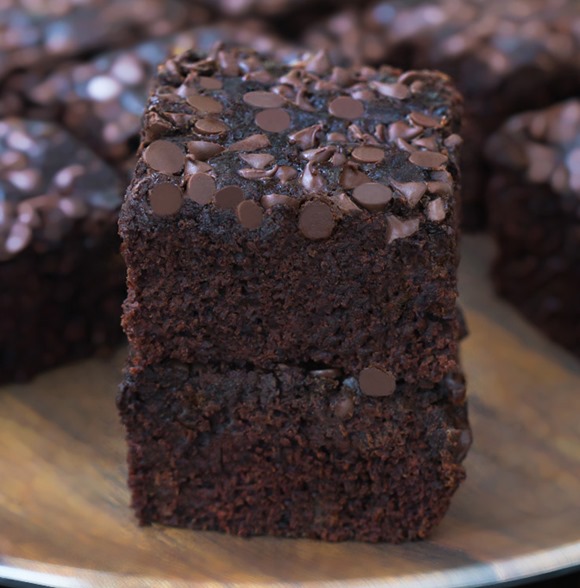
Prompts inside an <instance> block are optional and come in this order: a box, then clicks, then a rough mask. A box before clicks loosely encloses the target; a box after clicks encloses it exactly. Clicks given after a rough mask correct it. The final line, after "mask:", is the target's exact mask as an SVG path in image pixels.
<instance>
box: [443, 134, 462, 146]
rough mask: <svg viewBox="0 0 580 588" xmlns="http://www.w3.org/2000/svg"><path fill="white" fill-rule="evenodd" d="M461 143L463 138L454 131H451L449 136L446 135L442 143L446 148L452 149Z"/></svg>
mask: <svg viewBox="0 0 580 588" xmlns="http://www.w3.org/2000/svg"><path fill="white" fill-rule="evenodd" d="M462 143H463V139H462V138H461V137H460V136H459V135H457V134H455V133H453V134H452V135H449V137H447V138H446V139H445V141H443V145H445V147H447V148H448V149H453V148H454V147H458V146H459V145H461V144H462Z"/></svg>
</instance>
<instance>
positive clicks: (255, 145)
mask: <svg viewBox="0 0 580 588" xmlns="http://www.w3.org/2000/svg"><path fill="white" fill-rule="evenodd" d="M185 55H188V54H185ZM293 59H294V61H293V62H292V65H287V66H283V65H275V64H273V63H272V62H271V61H270V60H267V59H263V58H261V57H260V56H259V55H258V54H256V53H254V52H252V51H250V50H245V49H227V48H225V46H224V45H221V46H217V47H216V48H215V49H213V50H212V51H210V53H209V55H208V57H207V58H202V59H200V60H199V61H197V62H196V61H195V60H192V56H191V54H189V56H188V57H178V58H175V59H173V60H169V61H168V62H167V63H166V64H165V66H163V67H162V71H161V74H160V75H161V79H162V81H163V84H160V86H159V88H158V90H157V95H156V102H152V103H151V104H150V106H149V107H148V110H147V112H146V116H145V121H146V126H147V124H148V123H149V121H151V124H155V123H154V117H153V114H155V115H156V116H157V117H158V119H160V120H161V119H163V120H171V121H173V123H172V124H174V125H177V124H179V125H180V128H177V129H176V127H175V126H173V127H172V130H171V131H170V134H171V135H172V136H173V135H174V134H175V131H176V130H177V131H178V132H179V136H186V137H187V136H188V135H189V137H188V138H189V139H191V140H189V142H186V143H185V145H184V147H186V148H187V152H186V153H184V154H182V157H184V158H185V165H184V169H183V182H184V183H185V188H184V190H185V192H186V197H187V198H190V199H192V200H194V201H196V202H198V203H200V204H207V203H208V202H210V201H212V200H213V201H214V202H215V204H216V207H217V208H222V209H234V210H236V213H237V214H238V218H239V219H240V222H241V224H242V225H243V226H245V225H246V224H247V225H248V227H249V226H250V224H248V223H251V221H249V220H244V219H245V218H246V216H244V215H246V214H247V215H250V213H252V214H254V215H255V216H256V217H257V216H258V212H259V214H261V215H263V213H264V210H268V209H270V208H272V207H274V206H277V205H281V206H283V207H294V206H298V207H300V211H299V213H298V216H299V220H298V227H299V230H300V231H301V232H302V233H303V234H304V235H305V236H306V237H307V238H309V239H325V238H328V237H329V236H330V235H331V234H332V232H333V230H334V227H335V225H336V223H337V222H343V221H344V219H345V218H346V217H347V215H354V214H359V215H360V214H361V213H362V212H363V211H370V212H373V213H374V214H375V215H376V216H377V218H378V219H380V222H383V223H384V224H385V225H386V226H387V234H388V240H389V242H392V241H394V240H396V239H400V238H402V237H405V236H410V235H412V234H413V233H414V232H415V231H417V230H418V229H419V227H420V223H421V221H424V220H425V219H428V220H430V221H431V222H441V221H439V220H434V219H435V218H438V216H439V215H440V214H441V212H440V210H439V207H440V206H441V207H442V208H443V211H444V212H445V211H447V210H453V209H449V207H448V202H449V199H450V198H453V194H452V190H453V188H454V186H455V181H454V178H452V177H451V175H450V174H449V173H448V171H447V162H448V159H449V160H450V161H451V165H450V166H449V169H450V170H451V171H453V170H454V169H455V168H456V153H455V152H454V151H453V149H452V147H449V146H447V145H445V143H444V142H445V140H447V139H449V141H448V143H449V145H456V144H458V143H457V141H460V139H459V138H457V137H456V138H454V139H450V137H451V135H450V134H449V133H451V132H452V131H453V130H454V129H455V128H456V127H457V126H458V120H457V113H455V112H454V111H453V108H452V107H453V105H454V104H455V103H457V104H458V103H459V98H458V97H457V96H456V95H455V94H454V91H453V89H452V88H451V86H450V85H449V84H448V81H447V79H446V78H445V76H443V75H442V74H431V73H429V72H410V73H408V74H401V73H400V72H399V70H395V69H393V68H388V67H381V68H376V69H375V68H372V67H367V66H364V67H353V68H334V67H332V65H331V63H330V62H329V61H328V59H329V58H328V56H327V55H326V54H325V53H324V52H322V53H318V54H317V55H315V56H302V57H300V58H299V59H295V58H293ZM168 64H172V65H171V66H170V67H169V66H168ZM165 67H169V70H171V71H169V70H167V71H165V70H164V69H163V68H165ZM249 74H252V75H251V76H250V75H249ZM215 76H217V77H215ZM223 76H227V77H228V79H227V81H226V83H225V84H224V82H222V80H223ZM202 78H205V79H203V80H202ZM212 79H217V80H218V82H217V83H216V84H213V83H212V82H209V81H208V80H212ZM213 92H216V94H213ZM210 93H212V94H211V96H210V95H209V94H210ZM184 101H187V102H188V103H189V105H190V106H191V108H192V111H194V114H191V112H192V111H189V112H186V113H183V112H182V111H183V110H184V109H185V110H187V109H188V107H187V105H186V104H185V102H184ZM401 101H404V104H403V103H402V102H401ZM167 111H169V112H167ZM429 112H433V113H435V112H436V113H437V115H434V114H433V115H431V114H428V113H429ZM172 117H173V118H172ZM176 117H177V118H176ZM179 117H183V120H181V118H179ZM252 118H253V119H254V122H255V124H256V125H257V127H259V128H260V129H261V130H262V131H263V133H261V132H257V133H254V134H251V135H249V134H247V133H248V131H249V130H250V129H251V127H250V129H248V128H247V122H248V120H251V119H252ZM178 119H179V120H178ZM176 121H177V122H176ZM389 121H390V122H389ZM254 130H257V129H255V128H254ZM186 133H187V134H186ZM270 133H273V134H275V136H274V135H271V134H270ZM144 134H145V135H146V134H147V129H145V133H144ZM192 135H193V136H192ZM204 135H207V137H205V136H204ZM161 141H165V142H167V143H170V144H173V139H172V140H165V139H161ZM177 145H179V144H177ZM447 148H448V149H449V154H448V152H447ZM236 153H237V155H236ZM208 161H209V162H211V165H210V163H208ZM180 171H181V170H180ZM445 174H446V175H445ZM236 176H237V177H239V178H240V179H239V182H240V184H242V186H244V190H246V189H250V190H251V191H252V198H251V199H250V198H247V199H246V198H245V197H244V191H243V189H242V187H240V186H236V185H226V186H223V187H222V188H221V189H220V190H217V189H216V181H215V180H214V178H217V183H218V185H219V184H220V179H221V183H222V184H223V183H227V184H229V183H230V182H232V181H233V182H236ZM393 176H395V178H397V179H395V178H393ZM242 178H243V179H242ZM403 179H404V180H405V181H403ZM21 181H23V182H24V181H26V178H22V180H21ZM247 182H253V185H252V186H251V187H247ZM427 191H428V194H429V197H426V198H425V199H424V204H423V205H421V201H422V199H423V197H424V196H425V194H426V193H427ZM266 192H268V193H266ZM280 192H286V194H280ZM394 192H395V193H396V199H397V201H396V202H393V204H392V206H393V210H395V211H397V214H399V212H398V211H400V207H401V205H403V203H404V204H405V205H406V206H408V208H409V209H411V208H417V210H418V212H417V216H416V218H411V219H409V218H405V213H402V216H401V217H399V216H393V215H392V214H391V213H390V211H389V209H388V206H389V204H390V202H391V200H393V197H394ZM308 195H310V196H309V197H307V196H308ZM435 196H437V198H435ZM430 198H433V201H432V202H437V199H440V202H438V203H437V204H433V203H431V204H430ZM242 203H244V204H243V206H242V205H241V204H242ZM238 207H239V210H238ZM244 211H245V212H244ZM252 211H253V212H252ZM242 212H243V213H244V215H242V216H240V214H242ZM270 214H272V213H270V212H269V213H268V215H270ZM276 214H279V213H276ZM365 215H366V213H365ZM248 218H250V217H249V216H248ZM429 230H431V229H429Z"/></svg>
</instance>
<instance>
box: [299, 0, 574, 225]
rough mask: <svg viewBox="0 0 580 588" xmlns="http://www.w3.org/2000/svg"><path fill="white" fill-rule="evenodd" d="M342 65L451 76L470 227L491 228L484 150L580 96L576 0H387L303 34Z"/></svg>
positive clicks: (464, 213)
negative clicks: (504, 129)
mask: <svg viewBox="0 0 580 588" xmlns="http://www.w3.org/2000/svg"><path fill="white" fill-rule="evenodd" d="M304 41H305V44H306V45H308V46H309V47H310V48H313V49H316V50H318V49H326V50H328V51H329V53H330V55H331V57H332V58H333V59H335V60H337V61H338V62H340V61H341V60H342V61H343V62H344V61H346V62H354V63H369V64H381V63H385V62H388V63H393V64H395V65H397V66H399V67H403V68H407V67H412V68H434V69H438V70H441V71H444V72H446V73H448V74H449V75H451V77H452V78H453V79H454V81H455V82H456V83H457V85H458V88H459V89H460V90H461V92H462V93H463V95H464V97H465V104H466V115H467V116H466V124H465V128H464V132H463V136H464V139H465V148H464V151H463V156H462V169H463V174H462V177H463V187H464V192H463V211H462V217H463V219H462V220H463V225H464V226H465V227H466V228H468V229H477V228H481V227H483V226H484V225H485V222H486V221H485V218H486V212H485V205H484V203H485V200H484V198H483V195H484V193H485V184H486V181H487V177H488V175H489V170H488V168H487V166H486V164H485V158H484V156H483V145H484V144H485V140H486V139H487V138H488V137H489V135H490V134H491V132H492V131H493V130H494V129H496V128H498V126H499V125H500V124H501V123H502V122H503V121H504V120H505V119H506V118H508V117H509V116H511V115H513V114H515V113H517V112H522V111H525V110H531V109H535V108H541V107H546V106H548V105H550V104H552V103H554V102H556V101H559V100H562V99H564V98H567V97H570V96H574V95H578V94H579V93H580V61H579V60H578V57H577V56H578V51H579V50H580V2H577V1H576V0H526V1H525V2H522V1H511V2H506V1H505V0H411V1H409V0H388V1H382V2H374V3H373V4H372V5H371V6H369V7H367V8H363V9H360V10H359V9H356V8H354V9H349V10H347V11H344V12H342V13H340V14H337V15H332V16H331V17H330V18H328V19H327V20H326V21H325V22H324V23H315V24H314V25H313V26H311V27H310V29H309V31H308V32H307V34H306V36H305V39H304Z"/></svg>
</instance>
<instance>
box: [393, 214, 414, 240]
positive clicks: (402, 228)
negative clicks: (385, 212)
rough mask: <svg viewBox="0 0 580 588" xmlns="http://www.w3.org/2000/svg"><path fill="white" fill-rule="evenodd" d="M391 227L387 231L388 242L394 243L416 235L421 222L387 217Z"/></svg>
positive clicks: (412, 219)
mask: <svg viewBox="0 0 580 588" xmlns="http://www.w3.org/2000/svg"><path fill="white" fill-rule="evenodd" d="M387 223H388V225H389V228H388V231H387V241H388V243H392V242H393V241H395V240H397V239H403V238H405V237H410V236H411V235H414V234H415V233H416V232H417V231H418V230H419V224H420V221H419V219H418V218H410V219H407V220H402V219H400V218H397V217H396V216H393V215H390V216H388V217H387Z"/></svg>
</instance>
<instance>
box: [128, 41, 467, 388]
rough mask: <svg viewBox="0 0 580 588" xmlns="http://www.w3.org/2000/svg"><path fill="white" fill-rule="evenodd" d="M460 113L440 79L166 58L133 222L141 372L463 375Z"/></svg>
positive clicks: (133, 196)
mask: <svg viewBox="0 0 580 588" xmlns="http://www.w3.org/2000/svg"><path fill="white" fill-rule="evenodd" d="M460 114H461V107H460V98H459V96H458V95H457V93H456V92H455V90H454V89H453V88H452V86H451V85H450V83H449V80H448V78H447V77H446V76H444V75H442V74H436V73H431V72H408V73H406V74H403V73H401V72H400V71H398V70H392V69H390V68H382V69H381V70H375V69H372V68H360V69H353V70H346V69H341V68H331V67H330V65H329V64H328V62H327V61H326V59H325V56H324V55H323V54H319V55H315V56H313V57H312V58H311V59H309V60H308V61H306V62H303V63H300V64H298V65H296V66H292V67H291V66H270V65H269V64H268V63H267V62H264V61H263V60H262V59H261V58H260V57H259V56H258V55H257V54H256V53H253V52H249V51H242V50H221V51H218V52H217V54H216V55H215V56H210V57H208V58H206V59H199V58H198V57H197V56H196V55H195V54H192V53H186V54H184V55H182V56H181V57H179V58H177V59H175V60H172V61H169V62H167V63H166V64H165V66H164V67H163V68H162V69H161V71H160V74H159V78H158V81H157V85H156V87H155V89H154V91H153V94H152V97H151V99H150V101H149V105H148V107H147V110H146V112H145V117H144V128H143V133H142V135H143V145H142V147H143V149H142V156H141V158H140V160H139V162H138V164H137V168H136V171H135V176H134V179H133V182H132V185H131V186H130V188H129V190H128V192H127V196H126V199H125V202H124V206H123V210H122V213H121V221H120V230H121V235H122V238H123V240H124V245H123V248H124V256H125V260H126V262H127V265H128V284H129V295H128V299H127V302H126V304H125V313H124V319H123V324H124V327H125V330H126V332H127V334H128V336H129V340H130V342H131V344H132V346H133V348H134V350H135V353H136V354H137V355H139V357H140V361H142V362H144V363H147V364H153V363H156V362H158V361H161V360H163V359H167V358H171V359H175V360H178V361H181V362H183V363H198V364H218V363H219V364H226V365H228V366H232V367H233V366H239V367H242V366H245V365H252V366H255V367H257V368H260V369H271V368H273V367H275V366H276V365H277V364H278V363H280V362H284V363H289V364H291V365H305V364H313V365H315V366H320V367H332V368H340V369H346V370H348V371H350V372H353V373H358V372H359V371H360V370H362V369H364V368H366V367H368V366H371V365H376V366H378V367H381V368H382V369H384V370H387V371H388V372H389V373H391V374H392V375H393V377H394V378H395V379H402V380H407V381H409V382H423V381H425V382H438V381H440V380H441V379H442V378H443V377H444V375H445V374H446V373H449V372H450V371H453V370H454V369H456V365H457V361H456V357H457V332H458V323H457V315H456V311H455V305H456V298H457V288H456V267H457V261H458V254H457V226H456V225H457V219H456V217H457V214H456V208H457V207H456V189H457V185H458V180H457V155H458V153H457V151H458V145H459V144H460V142H461V139H460V138H459V136H458V135H457V134H456V132H457V130H458V126H459V119H460ZM192 268H195V271H193V272H192Z"/></svg>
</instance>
